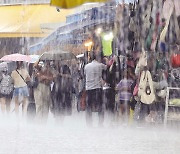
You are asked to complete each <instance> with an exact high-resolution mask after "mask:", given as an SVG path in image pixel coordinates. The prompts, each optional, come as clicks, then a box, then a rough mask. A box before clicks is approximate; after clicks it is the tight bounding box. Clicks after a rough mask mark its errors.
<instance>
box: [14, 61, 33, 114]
mask: <svg viewBox="0 0 180 154" xmlns="http://www.w3.org/2000/svg"><path fill="white" fill-rule="evenodd" d="M11 77H12V79H13V81H14V93H13V97H14V99H15V112H16V114H18V113H19V96H22V97H23V101H22V110H23V114H26V112H27V105H28V96H29V90H28V87H27V84H26V81H28V80H29V81H30V76H29V73H28V71H27V70H26V69H25V68H24V67H23V62H17V69H16V70H14V71H12V73H11Z"/></svg>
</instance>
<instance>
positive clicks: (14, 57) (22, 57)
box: [0, 53, 31, 62]
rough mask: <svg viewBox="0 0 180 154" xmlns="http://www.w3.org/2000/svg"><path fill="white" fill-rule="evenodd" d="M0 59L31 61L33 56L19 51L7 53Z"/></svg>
mask: <svg viewBox="0 0 180 154" xmlns="http://www.w3.org/2000/svg"><path fill="white" fill-rule="evenodd" d="M0 61H24V62H30V61H31V57H30V56H27V55H23V54H19V53H15V54H11V55H6V56H4V57H2V58H1V59H0Z"/></svg>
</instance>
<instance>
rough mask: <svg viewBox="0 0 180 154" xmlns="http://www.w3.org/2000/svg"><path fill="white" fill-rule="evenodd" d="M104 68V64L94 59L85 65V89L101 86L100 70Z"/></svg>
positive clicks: (105, 67)
mask: <svg viewBox="0 0 180 154" xmlns="http://www.w3.org/2000/svg"><path fill="white" fill-rule="evenodd" d="M106 69H107V66H106V65H104V64H102V63H99V62H97V61H95V60H93V61H92V62H91V63H89V64H87V65H86V66H85V68H84V73H85V76H86V90H93V89H98V88H102V84H101V81H102V71H103V70H106Z"/></svg>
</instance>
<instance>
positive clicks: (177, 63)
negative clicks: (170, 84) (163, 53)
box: [171, 54, 180, 68]
mask: <svg viewBox="0 0 180 154" xmlns="http://www.w3.org/2000/svg"><path fill="white" fill-rule="evenodd" d="M171 65H172V67H173V68H177V67H180V54H173V55H172V56H171Z"/></svg>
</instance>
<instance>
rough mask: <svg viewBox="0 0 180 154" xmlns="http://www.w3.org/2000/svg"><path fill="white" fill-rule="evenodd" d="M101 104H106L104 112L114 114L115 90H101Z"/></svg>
mask: <svg viewBox="0 0 180 154" xmlns="http://www.w3.org/2000/svg"><path fill="white" fill-rule="evenodd" d="M103 96H104V97H103V102H104V103H105V104H106V110H108V111H110V112H112V113H114V110H115V90H114V89H112V88H109V89H106V90H103Z"/></svg>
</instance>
